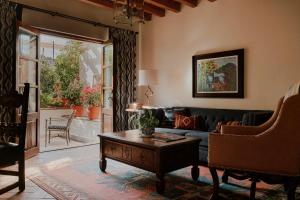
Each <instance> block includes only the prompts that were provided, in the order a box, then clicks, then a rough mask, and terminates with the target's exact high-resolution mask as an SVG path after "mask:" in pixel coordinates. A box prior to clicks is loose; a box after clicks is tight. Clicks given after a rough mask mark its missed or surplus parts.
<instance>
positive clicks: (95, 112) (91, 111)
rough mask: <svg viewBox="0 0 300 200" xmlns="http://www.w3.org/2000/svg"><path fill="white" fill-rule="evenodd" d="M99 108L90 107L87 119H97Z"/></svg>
mask: <svg viewBox="0 0 300 200" xmlns="http://www.w3.org/2000/svg"><path fill="white" fill-rule="evenodd" d="M99 115H100V106H90V107H89V113H88V117H89V119H90V120H94V119H99Z"/></svg>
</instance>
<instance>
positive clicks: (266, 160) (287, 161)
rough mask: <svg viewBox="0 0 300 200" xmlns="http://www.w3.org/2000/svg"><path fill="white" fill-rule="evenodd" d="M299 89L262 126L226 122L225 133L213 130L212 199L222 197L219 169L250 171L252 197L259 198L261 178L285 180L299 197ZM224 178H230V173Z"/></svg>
mask: <svg viewBox="0 0 300 200" xmlns="http://www.w3.org/2000/svg"><path fill="white" fill-rule="evenodd" d="M298 87H299V86H298ZM297 91H298V93H297V94H296V95H294V96H290V97H288V98H285V99H283V98H282V99H281V100H280V102H279V104H278V107H277V110H276V111H275V112H274V114H273V116H272V117H271V119H270V120H269V121H267V122H266V123H265V124H263V125H261V126H258V127H235V126H232V127H229V126H222V131H221V134H210V136H209V152H208V155H209V164H208V166H209V168H210V172H211V174H212V177H213V181H214V192H213V195H212V196H211V199H218V189H219V180H218V176H217V172H216V169H222V170H225V172H226V171H227V172H228V174H230V173H237V174H244V175H245V174H246V175H245V176H243V177H244V178H245V177H247V178H249V179H250V180H251V181H252V184H251V190H250V199H255V189H256V182H257V181H260V180H261V181H264V182H266V183H269V184H275V183H276V184H277V183H282V184H284V188H285V190H286V192H287V196H288V200H294V199H295V190H296V188H297V185H298V184H299V182H300V145H299V144H300V129H299V126H298V124H299V122H300V94H299V89H298V90H297ZM233 177H234V176H233ZM234 178H235V177H234ZM223 180H225V181H226V174H225V177H223Z"/></svg>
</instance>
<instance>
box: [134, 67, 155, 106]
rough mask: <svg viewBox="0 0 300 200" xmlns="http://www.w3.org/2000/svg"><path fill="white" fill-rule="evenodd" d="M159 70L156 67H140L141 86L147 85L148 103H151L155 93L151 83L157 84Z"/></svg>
mask: <svg viewBox="0 0 300 200" xmlns="http://www.w3.org/2000/svg"><path fill="white" fill-rule="evenodd" d="M157 83H158V80H157V70H155V69H140V70H139V81H138V85H139V86H147V90H146V91H145V96H146V105H150V97H152V96H153V95H154V92H153V90H152V89H151V87H150V86H151V85H157Z"/></svg>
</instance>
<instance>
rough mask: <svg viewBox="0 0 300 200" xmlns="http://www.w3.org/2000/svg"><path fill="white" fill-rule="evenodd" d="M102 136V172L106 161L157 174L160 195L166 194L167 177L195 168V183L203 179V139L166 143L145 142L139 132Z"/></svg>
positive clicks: (147, 140) (193, 176) (187, 138)
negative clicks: (201, 165)
mask: <svg viewBox="0 0 300 200" xmlns="http://www.w3.org/2000/svg"><path fill="white" fill-rule="evenodd" d="M98 136H99V137H100V162H99V166H100V169H101V171H102V172H105V169H106V162H107V161H106V158H110V159H113V160H117V161H119V162H122V163H126V164H128V165H131V166H134V167H138V168H140V169H143V170H146V171H150V172H153V173H155V174H156V177H157V180H156V190H157V192H158V193H159V194H162V193H163V192H164V189H165V181H164V175H165V174H166V173H169V172H172V171H175V170H178V169H181V168H184V167H188V166H191V165H192V166H193V167H192V169H191V175H192V178H193V180H195V181H196V180H197V179H198V177H199V168H198V161H199V142H200V141H201V139H199V138H195V137H186V138H185V139H181V140H177V141H172V142H167V143H166V142H161V141H155V140H152V138H143V137H141V136H140V132H139V130H129V131H122V132H115V133H102V134H99V135H98Z"/></svg>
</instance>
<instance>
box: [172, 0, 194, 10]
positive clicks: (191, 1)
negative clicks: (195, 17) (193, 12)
mask: <svg viewBox="0 0 300 200" xmlns="http://www.w3.org/2000/svg"><path fill="white" fill-rule="evenodd" d="M175 1H177V2H179V3H182V4H185V5H187V6H190V7H192V8H195V7H197V5H198V0H175Z"/></svg>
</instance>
